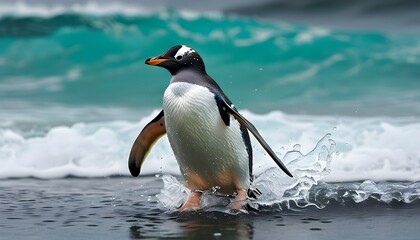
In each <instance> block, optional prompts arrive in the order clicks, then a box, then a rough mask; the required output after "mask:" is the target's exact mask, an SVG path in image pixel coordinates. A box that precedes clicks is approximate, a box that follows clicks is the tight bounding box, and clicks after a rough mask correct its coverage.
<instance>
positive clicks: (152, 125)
mask: <svg viewBox="0 0 420 240" xmlns="http://www.w3.org/2000/svg"><path fill="white" fill-rule="evenodd" d="M165 133H166V127H165V118H164V117H163V110H162V111H161V112H160V113H159V114H158V115H157V116H156V117H155V118H154V119H153V120H152V121H150V122H149V123H148V124H147V125H146V126H145V127H144V128H143V130H141V132H140V134H139V136H138V137H137V138H136V141H134V143H133V146H132V147H131V151H130V156H129V158H128V168H129V169H130V173H131V175H132V176H133V177H137V176H138V175H139V174H140V168H141V165H142V164H143V161H144V159H145V158H146V156H147V154H148V153H149V151H150V149H151V147H152V146H153V144H154V143H155V142H156V141H157V140H158V139H159V138H160V137H161V136H162V135H163V134H165Z"/></svg>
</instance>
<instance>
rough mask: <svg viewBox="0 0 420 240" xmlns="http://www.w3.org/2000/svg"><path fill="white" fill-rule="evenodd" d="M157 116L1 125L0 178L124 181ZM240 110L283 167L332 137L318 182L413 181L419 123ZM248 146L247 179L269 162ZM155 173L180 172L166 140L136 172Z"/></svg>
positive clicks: (419, 154) (419, 159) (417, 174)
mask: <svg viewBox="0 0 420 240" xmlns="http://www.w3.org/2000/svg"><path fill="white" fill-rule="evenodd" d="M157 113H158V111H157V110H156V111H154V112H152V113H151V114H150V115H148V116H146V117H144V118H142V119H141V120H140V121H138V122H133V121H113V120H110V121H105V122H90V123H76V124H73V125H61V126H56V127H51V128H48V130H46V131H40V132H36V131H34V132H35V133H33V130H26V129H25V130H20V129H19V127H18V126H15V125H5V126H1V127H0V159H1V168H0V178H13V177H21V178H22V177H36V178H45V179H48V178H62V177H66V176H70V175H72V176H79V177H104V176H113V175H121V176H128V175H129V171H128V167H127V158H128V154H129V151H130V148H131V146H132V143H133V141H134V139H135V138H136V137H137V135H138V133H139V132H140V130H141V129H142V128H143V127H144V126H145V125H146V124H147V123H148V122H149V121H150V120H151V119H153V117H154V116H155V115H156V114H157ZM242 113H243V115H244V116H245V117H247V118H248V119H249V120H250V121H251V122H253V123H254V125H255V126H256V127H257V128H258V129H259V131H260V133H261V135H262V136H263V137H264V138H265V139H266V141H267V142H268V143H269V144H270V145H271V146H272V148H273V149H274V151H275V152H276V154H277V155H278V156H279V157H280V158H281V159H283V160H284V161H285V162H288V159H289V157H290V154H291V152H294V154H297V155H298V156H300V155H302V156H306V155H307V154H309V153H310V152H311V151H312V150H313V149H315V147H316V145H317V144H318V143H319V142H320V140H321V139H323V137H324V136H325V135H326V134H327V133H331V139H333V140H334V142H335V150H334V152H333V153H332V154H331V158H332V161H331V164H330V167H329V169H330V174H328V175H325V176H324V175H323V176H322V178H320V179H322V181H327V182H339V181H358V180H374V181H387V180H395V181H419V180H420V150H419V149H418V147H417V146H418V145H419V141H418V138H417V136H419V134H420V123H419V121H418V119H415V118H411V119H396V118H389V119H386V118H380V119H376V118H350V117H327V116H325V117H321V116H300V115H288V114H284V113H282V112H271V113H269V114H265V115H258V114H253V113H251V112H249V111H242ZM251 141H252V145H253V148H254V174H255V175H257V176H260V175H261V174H263V173H266V171H268V169H271V168H275V167H276V165H275V163H274V162H273V161H272V160H271V158H270V157H269V156H268V155H267V154H266V153H265V151H264V150H263V149H262V148H261V146H260V145H259V144H258V142H257V141H255V139H253V138H251ZM321 141H322V140H321ZM288 154H289V155H288ZM155 173H168V174H173V175H179V174H180V173H179V169H178V165H177V163H176V160H175V157H174V155H173V153H172V150H171V148H170V146H169V142H168V140H167V138H166V137H165V136H164V137H162V138H161V139H160V140H159V141H158V142H157V143H156V145H155V146H154V147H153V149H152V150H151V152H150V154H149V156H148V157H147V158H146V160H145V162H144V164H143V167H142V171H141V173H140V175H145V174H155Z"/></svg>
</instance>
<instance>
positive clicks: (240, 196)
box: [232, 189, 247, 210]
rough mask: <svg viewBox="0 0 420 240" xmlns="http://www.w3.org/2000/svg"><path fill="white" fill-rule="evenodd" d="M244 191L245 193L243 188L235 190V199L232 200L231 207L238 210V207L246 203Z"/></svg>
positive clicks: (240, 207)
mask: <svg viewBox="0 0 420 240" xmlns="http://www.w3.org/2000/svg"><path fill="white" fill-rule="evenodd" d="M246 193H247V190H245V189H238V190H237V191H236V196H235V199H233V202H232V208H233V209H237V210H239V209H242V207H244V206H245V204H246V202H245V200H246V198H247V194H246Z"/></svg>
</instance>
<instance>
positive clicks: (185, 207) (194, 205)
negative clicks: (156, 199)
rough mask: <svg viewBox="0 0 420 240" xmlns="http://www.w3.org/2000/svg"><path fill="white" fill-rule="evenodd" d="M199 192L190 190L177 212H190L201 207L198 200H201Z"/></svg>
mask: <svg viewBox="0 0 420 240" xmlns="http://www.w3.org/2000/svg"><path fill="white" fill-rule="evenodd" d="M201 195H202V193H201V192H192V193H191V194H190V195H189V196H188V199H187V201H185V202H184V204H182V206H181V207H180V208H178V209H177V210H176V211H177V212H192V211H197V210H199V209H201V205H200V200H201Z"/></svg>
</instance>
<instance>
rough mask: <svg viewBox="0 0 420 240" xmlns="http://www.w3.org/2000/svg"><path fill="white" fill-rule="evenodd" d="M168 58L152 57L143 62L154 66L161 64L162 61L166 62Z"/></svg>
mask: <svg viewBox="0 0 420 240" xmlns="http://www.w3.org/2000/svg"><path fill="white" fill-rule="evenodd" d="M168 60H169V59H166V58H159V57H153V58H148V59H146V61H145V63H146V64H149V65H153V66H156V65H159V64H161V63H163V62H166V61H168Z"/></svg>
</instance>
